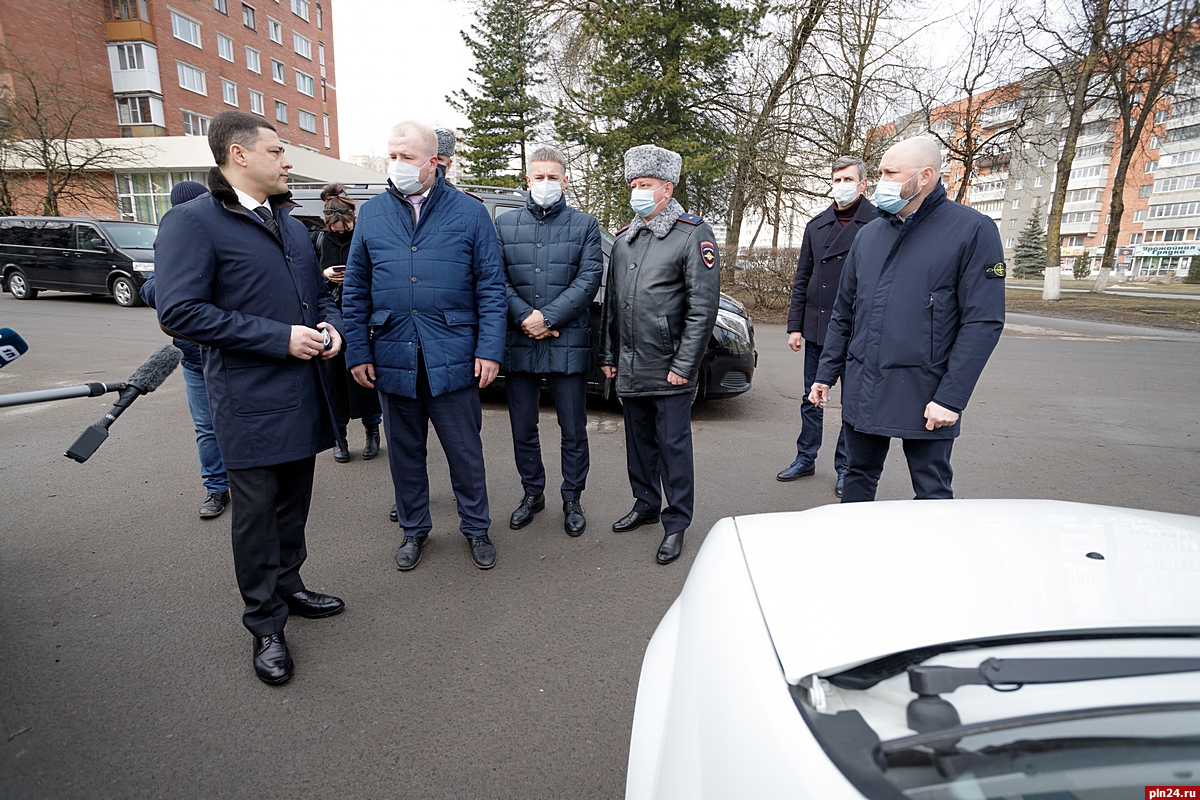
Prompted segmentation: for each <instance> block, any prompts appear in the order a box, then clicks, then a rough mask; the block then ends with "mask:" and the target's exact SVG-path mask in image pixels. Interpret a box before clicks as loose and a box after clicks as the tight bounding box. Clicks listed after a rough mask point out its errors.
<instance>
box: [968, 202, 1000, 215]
mask: <svg viewBox="0 0 1200 800" xmlns="http://www.w3.org/2000/svg"><path fill="white" fill-rule="evenodd" d="M971 208H973V209H975V210H976V211H979V212H980V213H983V214H987V213H989V212H991V211H1002V210H1003V209H1004V201H1003V200H985V201H984V202H982V203H972V204H971Z"/></svg>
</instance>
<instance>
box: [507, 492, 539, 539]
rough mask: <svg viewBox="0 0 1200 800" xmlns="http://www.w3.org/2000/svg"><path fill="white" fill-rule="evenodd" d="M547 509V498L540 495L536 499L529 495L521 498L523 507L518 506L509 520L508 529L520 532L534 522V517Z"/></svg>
mask: <svg viewBox="0 0 1200 800" xmlns="http://www.w3.org/2000/svg"><path fill="white" fill-rule="evenodd" d="M545 507H546V496H545V495H544V494H539V495H538V496H537V497H534V496H533V495H531V494H527V495H525V496H524V497H522V498H521V505H519V506H517V510H516V511H514V512H513V513H512V516H511V517H509V518H508V527H510V528H512V529H513V530H514V531H519V530H521V528H524V527H525V526H526V525H528V524H529V523H531V522H533V515H534V514H536V513H538V512H539V511H541V510H542V509H544V508H545Z"/></svg>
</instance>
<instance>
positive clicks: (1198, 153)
mask: <svg viewBox="0 0 1200 800" xmlns="http://www.w3.org/2000/svg"><path fill="white" fill-rule="evenodd" d="M1195 161H1200V150H1188V151H1187V152H1186V153H1176V154H1175V155H1173V156H1172V155H1165V156H1163V157H1162V158H1160V159H1159V160H1158V163H1159V165H1160V166H1164V167H1177V166H1179V165H1180V164H1191V163H1193V162H1195Z"/></svg>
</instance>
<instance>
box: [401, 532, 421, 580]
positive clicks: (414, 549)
mask: <svg viewBox="0 0 1200 800" xmlns="http://www.w3.org/2000/svg"><path fill="white" fill-rule="evenodd" d="M424 546H425V537H424V536H405V537H404V541H403V542H401V544H400V549H399V550H397V551H396V569H398V570H400V571H401V572H408V571H409V570H410V569H412V568H413V567H415V566H416V565H417V564H420V563H421V548H422V547H424Z"/></svg>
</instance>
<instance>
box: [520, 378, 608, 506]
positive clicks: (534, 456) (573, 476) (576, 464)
mask: <svg viewBox="0 0 1200 800" xmlns="http://www.w3.org/2000/svg"><path fill="white" fill-rule="evenodd" d="M542 377H543V376H542V375H538V374H535V373H532V372H513V373H509V374H508V375H505V376H504V389H505V392H507V394H508V419H509V422H511V423H512V437H513V453H514V455H516V458H517V472H518V473H520V475H521V486H522V487H523V488H524V489H525V494H528V495H533V496H537V495H539V494H541V493H542V492H543V491H545V489H546V467H545V466H544V465H543V464H542V447H541V442H540V440H539V438H538V401H539V400H540V395H541V387H542ZM545 378H546V383H547V384H548V385H549V387H550V396H551V397H552V398H554V411H555V413H556V414H557V415H558V428H559V430H560V431H561V432H562V447H561V448H560V449H561V463H562V478H563V480H562V487H561V491H562V499H563V500H571V501H576V502H578V500H579V497H580V495H581V494H582V493H583V489H584V486H585V484H586V483H587V475H588V467H589V466H590V464H591V460H590V456H589V453H588V440H587V374H586V373H582V372H581V373H579V374H577V375H567V374H564V373H561V372H551V373H547V374H546V375H545Z"/></svg>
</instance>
